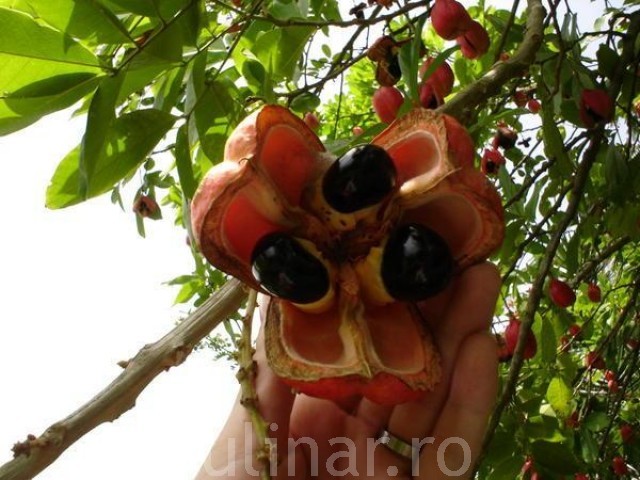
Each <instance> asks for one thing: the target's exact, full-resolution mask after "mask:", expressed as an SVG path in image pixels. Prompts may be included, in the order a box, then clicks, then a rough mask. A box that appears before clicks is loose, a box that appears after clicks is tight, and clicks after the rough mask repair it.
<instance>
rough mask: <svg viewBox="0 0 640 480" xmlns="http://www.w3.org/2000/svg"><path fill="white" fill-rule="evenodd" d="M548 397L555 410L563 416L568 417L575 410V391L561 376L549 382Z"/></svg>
mask: <svg viewBox="0 0 640 480" xmlns="http://www.w3.org/2000/svg"><path fill="white" fill-rule="evenodd" d="M546 398H547V401H548V402H549V404H550V405H551V407H552V408H553V410H554V411H555V412H556V413H557V414H558V415H559V416H561V417H567V416H569V415H570V414H571V412H572V411H573V406H572V405H571V399H572V398H573V392H572V391H571V388H569V386H568V385H567V384H566V383H565V381H564V380H563V379H562V378H560V377H555V378H553V379H552V380H551V382H549V387H548V388H547V395H546Z"/></svg>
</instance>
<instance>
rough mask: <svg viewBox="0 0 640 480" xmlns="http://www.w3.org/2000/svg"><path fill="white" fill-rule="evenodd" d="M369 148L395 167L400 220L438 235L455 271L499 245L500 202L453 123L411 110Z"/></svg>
mask: <svg viewBox="0 0 640 480" xmlns="http://www.w3.org/2000/svg"><path fill="white" fill-rule="evenodd" d="M372 143H374V144H376V145H379V146H381V147H383V148H385V149H386V150H387V151H388V152H389V155H391V158H392V159H393V160H394V162H395V165H396V169H397V171H398V181H399V183H400V184H401V186H400V191H399V199H400V202H401V207H402V209H403V210H404V211H405V213H404V215H403V217H402V218H403V219H404V220H406V221H417V222H418V223H421V224H423V225H426V226H428V227H430V228H432V229H433V230H434V231H436V232H437V233H438V234H439V235H440V236H442V237H443V238H444V239H445V240H446V241H447V243H448V245H449V247H450V248H451V251H452V254H453V256H454V258H455V259H456V261H457V262H458V265H459V266H460V268H464V267H466V266H468V265H471V264H473V263H477V262H478V261H479V260H480V259H484V258H487V256H489V255H490V254H491V252H493V251H495V250H496V249H497V248H498V247H499V246H500V244H501V243H502V239H503V238H504V216H503V210H502V202H501V199H500V197H499V195H498V193H497V192H496V190H495V188H494V187H493V185H492V184H491V183H490V182H489V181H488V180H487V179H486V178H485V176H484V175H482V174H481V173H480V172H478V171H477V170H476V169H475V168H473V143H472V141H471V138H470V137H469V134H468V133H467V132H466V130H465V129H464V128H463V127H462V126H461V125H460V124H459V123H458V122H457V121H456V120H455V119H453V118H452V117H449V116H446V115H444V116H443V115H438V114H436V113H433V112H432V111H430V110H424V109H416V110H413V111H411V112H409V113H408V114H407V115H405V116H404V117H403V118H401V119H399V120H398V121H397V122H395V123H394V124H393V125H392V126H391V127H390V128H388V129H387V130H385V131H384V132H382V133H381V134H380V135H378V136H377V137H376V138H374V139H373V141H372ZM443 218H447V219H450V221H447V222H443V221H442V219H443Z"/></svg>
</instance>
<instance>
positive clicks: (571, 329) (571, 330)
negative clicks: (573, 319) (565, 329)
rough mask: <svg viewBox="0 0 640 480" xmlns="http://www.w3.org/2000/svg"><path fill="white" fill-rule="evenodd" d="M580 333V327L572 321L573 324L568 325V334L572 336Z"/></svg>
mask: <svg viewBox="0 0 640 480" xmlns="http://www.w3.org/2000/svg"><path fill="white" fill-rule="evenodd" d="M581 333H582V327H581V326H580V325H578V324H577V323H574V324H573V325H571V326H569V335H571V336H572V337H577V336H578V335H580V334H581Z"/></svg>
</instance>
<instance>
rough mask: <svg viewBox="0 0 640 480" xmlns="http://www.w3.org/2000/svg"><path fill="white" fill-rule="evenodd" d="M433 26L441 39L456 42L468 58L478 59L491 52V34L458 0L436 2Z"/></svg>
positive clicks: (432, 14)
mask: <svg viewBox="0 0 640 480" xmlns="http://www.w3.org/2000/svg"><path fill="white" fill-rule="evenodd" d="M431 24H432V25H433V29H434V30H435V31H436V33H437V34H438V35H439V36H440V37H442V38H444V39H445V40H455V41H456V42H457V43H458V45H460V50H461V51H462V54H463V55H464V56H465V57H467V58H472V59H473V58H478V57H479V56H481V55H484V54H485V53H486V52H487V50H489V34H488V33H487V31H486V30H485V28H484V27H483V26H482V25H481V24H480V23H479V22H477V21H475V20H473V19H472V18H471V16H469V12H467V10H466V9H465V8H464V6H463V5H462V4H461V3H460V2H458V1H456V0H436V3H435V5H434V6H433V8H432V9H431Z"/></svg>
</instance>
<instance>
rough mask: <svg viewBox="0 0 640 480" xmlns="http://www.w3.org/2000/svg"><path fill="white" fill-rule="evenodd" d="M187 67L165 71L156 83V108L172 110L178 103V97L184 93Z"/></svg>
mask: <svg viewBox="0 0 640 480" xmlns="http://www.w3.org/2000/svg"><path fill="white" fill-rule="evenodd" d="M185 71H186V68H185V67H180V68H174V69H171V70H167V71H165V72H164V74H163V75H162V77H161V78H160V79H159V80H158V82H155V85H154V87H155V88H154V92H155V97H154V104H153V106H154V108H157V109H158V110H163V111H165V112H171V109H173V108H175V107H176V106H177V105H176V104H177V101H178V98H179V97H180V95H181V94H183V93H184V92H183V86H184V85H183V80H184V74H185Z"/></svg>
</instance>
